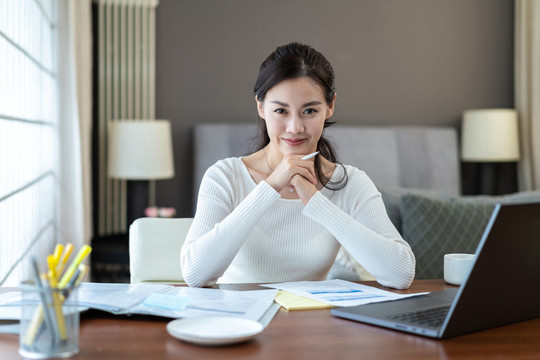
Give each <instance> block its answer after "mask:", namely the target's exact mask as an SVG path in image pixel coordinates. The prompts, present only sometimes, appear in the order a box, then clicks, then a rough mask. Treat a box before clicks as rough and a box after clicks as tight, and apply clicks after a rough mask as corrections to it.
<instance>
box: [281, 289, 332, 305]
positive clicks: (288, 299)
mask: <svg viewBox="0 0 540 360" xmlns="http://www.w3.org/2000/svg"><path fill="white" fill-rule="evenodd" d="M274 300H275V302H277V303H278V304H279V305H281V306H283V307H284V308H285V309H287V310H316V309H331V308H334V307H335V306H333V305H328V304H325V303H322V302H320V301H316V300H312V299H308V298H306V297H303V296H298V295H294V294H292V293H290V292H288V291H279V292H278V293H277V295H276V297H275V299H274Z"/></svg>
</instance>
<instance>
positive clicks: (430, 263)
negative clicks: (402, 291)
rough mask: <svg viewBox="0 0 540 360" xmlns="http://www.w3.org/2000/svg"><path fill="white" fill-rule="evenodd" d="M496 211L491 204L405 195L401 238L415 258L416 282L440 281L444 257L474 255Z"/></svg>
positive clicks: (402, 205) (402, 199)
mask: <svg viewBox="0 0 540 360" xmlns="http://www.w3.org/2000/svg"><path fill="white" fill-rule="evenodd" d="M494 207H495V205H494V203H491V202H476V201H475V202H472V201H465V200H462V199H459V198H452V199H448V200H445V199H441V198H435V197H429V196H424V195H419V194H405V195H403V196H402V197H401V203H400V213H401V221H402V224H401V225H402V234H403V238H404V239H405V240H406V241H407V242H408V243H409V244H410V246H411V248H412V250H413V252H414V254H415V256H416V279H441V278H442V277H443V259H444V254H448V253H474V252H475V251H476V247H477V245H478V243H479V241H480V239H481V238H482V234H483V232H484V229H485V227H486V225H487V223H488V221H489V218H490V217H491V213H492V212H493V208H494Z"/></svg>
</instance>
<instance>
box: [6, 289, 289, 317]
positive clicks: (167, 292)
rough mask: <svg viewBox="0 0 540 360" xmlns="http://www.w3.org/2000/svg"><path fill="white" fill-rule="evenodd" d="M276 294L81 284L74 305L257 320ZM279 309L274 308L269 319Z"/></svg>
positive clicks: (13, 295)
mask: <svg viewBox="0 0 540 360" xmlns="http://www.w3.org/2000/svg"><path fill="white" fill-rule="evenodd" d="M277 292H278V290H277V289H268V290H252V291H234V290H218V289H204V288H202V289H201V288H190V287H175V286H171V285H162V284H148V283H140V284H123V283H90V282H84V283H81V285H80V287H79V290H78V294H77V296H78V300H77V301H76V303H75V302H74V303H73V305H74V306H75V305H76V306H79V307H88V308H92V309H97V310H102V311H106V312H110V313H113V314H117V315H120V314H126V315H129V314H144V315H154V316H163V317H169V318H189V317H198V316H215V315H218V316H236V317H243V318H246V319H251V320H256V321H260V320H261V319H262V318H263V317H264V316H265V315H266V316H268V314H266V313H267V311H269V309H271V308H272V305H273V304H274V297H275V296H276V294H277ZM6 295H7V294H6ZM4 300H5V301H3V302H2V301H0V305H12V306H13V305H20V301H21V298H20V292H10V293H9V296H4ZM66 304H69V300H68V302H67V303H66ZM278 309H279V307H275V310H274V313H273V314H272V316H273V315H275V312H276V311H277V310H278Z"/></svg>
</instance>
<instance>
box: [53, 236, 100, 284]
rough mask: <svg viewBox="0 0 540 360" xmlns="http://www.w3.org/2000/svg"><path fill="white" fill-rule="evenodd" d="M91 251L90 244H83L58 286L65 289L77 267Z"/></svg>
mask: <svg viewBox="0 0 540 360" xmlns="http://www.w3.org/2000/svg"><path fill="white" fill-rule="evenodd" d="M90 251H92V248H91V247H90V246H88V245H83V247H82V248H81V250H79V253H78V254H77V256H75V259H73V262H72V263H71V264H70V265H69V267H68V269H67V270H66V272H65V273H64V276H62V279H61V280H60V282H59V283H58V288H59V289H63V288H65V287H66V285H67V284H68V283H69V280H71V278H72V277H73V274H75V271H77V268H78V267H79V265H80V264H81V262H82V261H83V260H84V258H85V257H87V256H88V254H90Z"/></svg>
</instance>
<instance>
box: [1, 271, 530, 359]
mask: <svg viewBox="0 0 540 360" xmlns="http://www.w3.org/2000/svg"><path fill="white" fill-rule="evenodd" d="M365 284H366V285H370V286H378V285H377V284H376V283H374V282H365ZM239 287H243V288H245V287H246V286H240V285H222V286H220V288H223V289H238V288H239ZM378 287H380V286H378ZM448 287H450V286H448V285H445V283H444V282H443V281H442V280H417V281H415V282H414V283H413V285H412V286H411V288H410V289H409V290H406V291H398V292H399V293H412V292H422V291H435V290H440V289H444V288H448ZM169 320H170V319H165V318H163V319H161V318H147V317H136V318H129V317H125V316H112V315H108V314H105V313H101V312H90V313H88V314H85V315H83V316H82V318H81V328H80V344H79V345H80V346H79V347H80V353H79V354H78V355H76V356H74V357H72V358H71V359H99V360H118V359H130V360H137V359H272V360H274V359H336V360H337V359H394V358H399V359H477V358H479V357H481V358H483V359H492V358H497V359H501V358H503V359H540V318H537V319H534V320H530V321H525V322H521V323H518V324H512V325H507V326H502V327H499V328H495V329H490V330H485V331H481V332H476V333H473V334H469V335H463V336H459V337H455V338H451V339H447V340H433V339H429V338H424V337H421V336H417V335H410V334H405V333H401V332H398V331H393V330H388V329H383V328H379V327H376V326H371V325H365V324H361V323H357V322H354V321H349V320H345V319H340V318H337V317H333V316H331V315H330V311H329V310H311V311H290V312H289V311H286V310H284V309H281V310H280V311H279V312H278V313H277V314H276V316H275V318H274V319H273V320H272V322H271V323H270V325H269V326H268V328H267V329H265V330H264V331H263V332H262V333H261V334H259V335H258V336H257V337H256V338H255V339H254V340H252V341H250V342H247V343H243V344H237V345H231V346H225V347H203V346H197V345H192V344H188V343H184V342H182V341H180V340H177V339H175V338H173V337H172V336H170V335H169V334H168V333H167V331H166V329H165V326H166V324H167V322H168V321H169ZM18 346H19V337H18V336H17V335H8V334H0V354H1V356H0V357H1V358H2V359H3V360H11V359H20V357H19V355H18Z"/></svg>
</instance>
